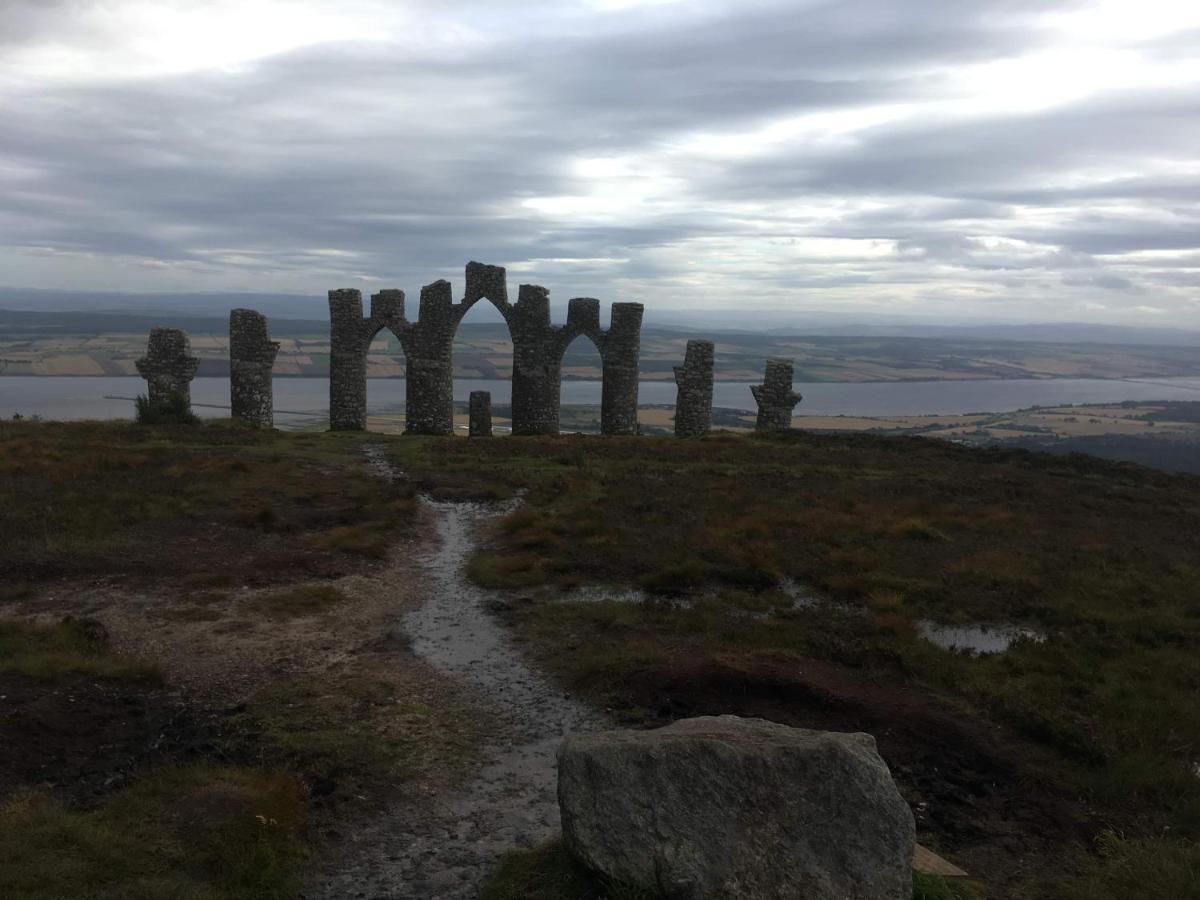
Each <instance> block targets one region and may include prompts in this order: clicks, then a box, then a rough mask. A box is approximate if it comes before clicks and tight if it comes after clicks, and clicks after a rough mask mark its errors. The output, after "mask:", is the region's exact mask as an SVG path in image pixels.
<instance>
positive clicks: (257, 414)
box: [229, 309, 279, 428]
mask: <svg viewBox="0 0 1200 900" xmlns="http://www.w3.org/2000/svg"><path fill="white" fill-rule="evenodd" d="M278 352H279V344H278V343H276V342H275V341H271V340H268V337H267V318H266V316H264V315H263V314H262V313H260V312H255V311H254V310H252V309H235V310H232V311H230V313H229V404H230V407H231V408H232V410H233V417H234V418H235V419H239V420H240V421H242V422H248V423H249V424H251V425H259V426H262V427H264V428H270V427H271V426H272V425H273V424H274V421H275V419H274V403H273V390H272V384H271V368H272V367H273V366H274V365H275V355H276V354H277V353H278Z"/></svg>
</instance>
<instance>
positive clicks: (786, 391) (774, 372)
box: [750, 359, 803, 431]
mask: <svg viewBox="0 0 1200 900" xmlns="http://www.w3.org/2000/svg"><path fill="white" fill-rule="evenodd" d="M750 391H751V393H753V394H754V400H755V402H756V403H758V421H757V422H756V424H755V430H756V431H782V430H785V429H788V428H791V427H792V410H793V409H795V408H796V404H797V403H799V402H800V401H801V399H803V398H801V396H800V395H799V394H797V393H794V392H793V391H792V361H791V360H790V359H768V360H767V371H766V374H765V375H764V376H763V383H762V384H754V385H751V386H750Z"/></svg>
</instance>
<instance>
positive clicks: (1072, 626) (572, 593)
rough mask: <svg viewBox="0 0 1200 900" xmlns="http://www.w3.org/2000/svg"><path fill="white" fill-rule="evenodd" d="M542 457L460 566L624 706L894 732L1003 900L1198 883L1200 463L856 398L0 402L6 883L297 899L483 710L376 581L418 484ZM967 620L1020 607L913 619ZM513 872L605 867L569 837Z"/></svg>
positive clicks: (918, 797)
mask: <svg viewBox="0 0 1200 900" xmlns="http://www.w3.org/2000/svg"><path fill="white" fill-rule="evenodd" d="M366 445H382V446H383V447H384V451H385V452H386V454H387V455H388V457H389V458H390V460H391V461H392V462H393V464H394V465H395V467H396V468H398V469H400V470H402V471H403V472H405V473H406V474H407V475H408V480H406V481H402V482H389V481H383V480H381V479H378V478H376V477H374V476H373V475H372V474H371V473H370V471H369V470H368V468H367V467H366V465H365V464H364V455H363V448H364V446H366ZM518 491H519V492H522V495H523V497H524V502H523V503H522V505H521V506H520V507H519V508H518V509H517V510H516V511H515V512H513V513H511V514H510V515H509V516H507V517H506V518H505V519H503V520H502V521H501V522H500V524H499V526H498V527H497V528H496V529H495V530H494V532H492V533H491V534H489V535H488V537H487V541H486V543H485V545H484V546H483V547H482V549H481V550H480V552H479V553H477V554H476V556H475V558H474V559H473V560H472V563H471V576H472V577H473V578H474V579H475V580H476V581H477V582H478V583H480V584H481V585H483V586H486V587H490V588H494V589H495V590H496V592H497V593H496V603H495V612H496V615H498V616H500V617H501V618H502V620H503V621H504V622H505V623H506V624H507V626H508V627H509V628H511V630H512V632H513V633H514V635H515V636H516V637H517V638H518V640H519V641H520V642H521V645H522V646H523V647H524V648H525V649H526V650H527V652H528V653H529V654H530V655H531V656H532V657H533V658H534V659H536V660H537V661H538V663H539V664H540V665H541V666H543V667H545V668H546V669H547V670H548V671H549V672H551V673H552V674H553V675H554V676H555V677H556V678H558V679H559V680H560V681H561V683H562V684H563V686H564V687H565V688H566V689H567V690H569V691H571V692H573V693H575V694H577V695H580V696H583V697H585V698H587V699H589V700H591V701H592V702H594V703H596V704H598V705H602V706H604V707H606V708H609V709H611V710H613V711H614V712H615V714H616V715H617V716H618V718H620V719H621V720H623V721H625V722H626V723H628V724H631V725H635V726H653V725H658V724H662V723H665V722H667V721H670V720H673V719H675V718H680V717H684V716H691V715H699V714H709V713H727V712H728V713H737V714H741V715H758V716H763V717H766V718H770V719H774V720H776V721H781V722H786V723H788V724H793V725H800V726H807V727H817V728H830V729H835V730H864V731H869V732H871V733H873V734H875V735H876V737H877V739H878V741H879V748H880V752H881V753H882V754H883V756H884V757H885V759H886V760H887V762H888V764H889V766H890V767H891V769H892V771H893V773H894V774H895V776H896V778H897V781H898V783H899V784H900V786H901V790H902V791H903V792H904V793H905V795H906V797H907V798H908V799H909V801H910V803H912V805H913V807H914V812H915V814H916V816H917V822H918V835H919V839H920V840H921V841H922V843H924V844H926V845H928V846H931V847H933V848H934V849H936V850H937V851H938V852H940V853H943V854H944V855H946V856H948V857H949V858H951V859H953V860H954V861H955V862H957V863H959V864H960V865H962V866H963V867H964V868H966V869H967V870H968V871H970V872H971V874H972V875H973V876H974V877H975V879H976V880H977V881H978V882H979V883H980V885H981V886H982V890H983V891H984V895H985V896H986V897H989V898H1006V897H1011V898H1044V897H1058V898H1062V900H1082V898H1114V900H1115V898H1126V897H1134V896H1147V897H1159V896H1161V897H1172V898H1176V897H1179V898H1187V897H1196V896H1200V894H1198V893H1197V891H1198V890H1200V889H1198V888H1197V884H1198V883H1200V881H1198V880H1197V878H1196V873H1197V871H1198V870H1200V851H1198V850H1197V845H1196V843H1195V840H1196V838H1197V836H1198V835H1200V775H1198V772H1197V769H1196V766H1197V763H1198V762H1200V704H1197V703H1196V696H1197V691H1198V690H1200V653H1197V648H1198V647H1200V562H1198V560H1200V554H1198V553H1197V551H1198V550H1200V546H1198V544H1200V478H1196V477H1194V476H1187V475H1171V474H1166V473H1162V472H1155V471H1151V470H1148V469H1142V468H1139V467H1135V466H1131V465H1123V464H1117V463H1108V462H1103V461H1100V460H1096V459H1092V458H1089V457H1077V456H1068V457H1052V456H1049V455H1043V454H1034V453H1028V452H1023V451H1009V450H1002V451H997V450H991V451H988V450H975V449H969V448H965V447H961V446H957V445H952V444H946V443H942V442H937V441H927V440H921V439H918V438H894V437H893V438H889V437H879V436H873V435H865V434H860V435H814V434H789V435H786V436H781V437H779V438H776V439H756V438H751V437H746V436H732V435H720V434H717V435H713V436H712V437H710V438H707V439H704V440H702V441H690V442H684V441H676V440H674V439H670V438H649V437H645V438H628V439H625V438H611V439H610V438H606V439H599V438H584V437H559V438H531V439H524V438H522V439H495V440H491V441H468V440H462V439H423V438H395V437H389V436H381V435H335V434H312V433H305V434H290V435H289V434H280V433H276V432H261V431H253V430H249V429H243V428H239V427H234V426H232V425H230V424H228V423H214V424H207V425H199V426H193V427H164V428H147V427H142V426H134V425H129V424H123V423H113V424H104V425H99V424H54V423H3V424H0V496H2V497H3V498H4V502H3V504H2V505H0V604H2V607H3V608H2V609H0V694H4V695H5V696H6V698H7V700H6V701H5V702H6V705H5V706H4V707H3V709H0V747H3V750H4V752H3V753H0V895H3V896H21V897H29V898H32V900H39V898H50V897H145V898H160V897H161V898H166V897H185V898H218V897H222V898H224V897H229V898H266V897H288V896H294V893H295V890H296V886H297V884H298V879H299V877H300V873H301V871H302V870H303V868H304V866H305V865H307V864H308V863H307V862H306V860H311V859H312V858H314V855H319V854H321V853H323V852H325V847H326V845H327V843H328V840H329V835H330V834H331V833H333V832H336V831H349V830H353V823H354V821H355V819H356V817H359V816H362V815H364V814H365V812H366V811H367V810H369V809H373V808H378V807H379V806H380V805H381V804H386V803H387V802H388V801H389V798H394V797H395V796H397V795H399V796H403V795H404V794H405V793H406V792H419V791H427V790H432V789H434V788H436V786H438V785H445V784H452V783H454V782H455V781H456V780H458V779H461V778H462V776H463V773H464V772H468V771H470V768H471V766H472V764H473V759H474V748H475V747H476V746H477V744H478V741H479V734H480V731H481V730H484V729H486V728H487V723H486V722H485V721H479V720H478V719H477V718H476V717H474V716H472V715H470V714H468V713H467V712H466V711H465V710H466V706H465V702H466V701H465V699H464V698H463V697H461V696H460V695H459V693H458V692H457V691H456V689H455V686H454V685H452V684H447V683H446V681H445V679H444V678H441V677H439V676H438V674H437V673H435V672H433V671H432V670H430V669H429V668H428V667H427V666H425V665H424V664H423V663H422V662H421V660H420V659H419V658H418V657H416V656H414V655H413V654H412V653H411V651H410V650H409V648H408V647H407V646H406V643H405V640H404V637H403V635H397V634H395V633H394V630H393V629H392V628H391V624H390V623H391V622H392V620H393V617H394V614H395V610H396V609H397V608H404V607H406V606H411V605H412V604H416V603H419V602H420V598H419V596H415V592H414V591H413V590H412V589H411V588H406V586H405V584H404V583H403V582H402V581H395V580H393V581H386V580H385V581H383V582H381V581H380V579H387V578H393V579H394V577H395V576H394V575H393V574H388V573H389V572H391V571H392V570H390V569H388V568H387V566H386V560H387V559H388V558H389V555H390V554H396V553H399V554H402V555H404V556H410V555H412V554H413V553H414V552H416V550H417V549H418V548H419V547H421V546H423V542H424V541H427V540H428V535H427V530H428V529H427V526H428V519H427V517H426V514H425V512H423V510H422V507H421V504H420V503H419V501H418V499H417V494H418V493H419V492H425V493H429V494H431V495H433V496H435V497H439V498H442V499H448V500H493V499H503V498H507V497H510V496H512V495H513V494H514V493H516V492H518ZM381 584H382V588H384V589H381V588H380V585H381ZM598 586H603V587H608V588H619V589H622V590H625V589H631V590H632V589H636V590H638V591H641V592H643V593H644V599H642V600H641V601H640V602H618V601H617V600H612V599H597V594H596V591H595V588H597V587H598ZM101 623H102V624H101ZM977 623H987V624H991V625H993V626H1014V627H1017V628H1020V629H1023V633H1024V634H1025V635H1026V637H1025V638H1024V639H1018V640H1017V641H1016V642H1014V643H1013V644H1012V646H1011V647H1010V648H1009V649H1008V650H1007V651H1006V652H1003V653H996V654H991V655H969V654H966V653H962V652H955V651H952V650H948V649H943V648H942V647H940V646H938V645H936V644H934V643H932V642H930V641H928V640H925V639H924V638H923V637H922V634H923V633H926V632H927V631H928V629H929V628H930V627H933V626H934V625H964V626H965V625H971V624H977ZM940 890H941V888H938V887H935V886H932V885H924V886H922V887H920V888H919V892H918V896H927V897H936V896H949V895H948V894H939V893H938V891H940ZM491 895H492V896H494V897H517V896H522V897H539V896H540V897H544V898H555V897H557V898H566V897H585V896H597V897H599V896H604V895H605V894H604V891H603V890H602V889H600V888H598V887H597V886H596V885H594V884H593V883H591V882H589V881H588V880H587V879H586V877H585V876H583V875H581V874H580V873H578V872H576V871H574V870H572V869H570V867H569V866H567V865H566V864H565V862H564V861H563V859H562V858H561V854H559V853H557V852H556V851H555V849H554V848H553V847H551V848H545V849H543V850H541V851H539V853H538V854H535V855H532V856H530V855H517V856H514V857H513V858H512V859H511V860H510V861H509V862H508V863H507V864H506V866H505V867H504V869H503V871H502V872H501V873H499V875H497V877H496V879H495V880H494V882H493V884H492V887H491ZM614 896H615V895H614Z"/></svg>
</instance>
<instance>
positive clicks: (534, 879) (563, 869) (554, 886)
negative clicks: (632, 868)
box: [481, 841, 656, 900]
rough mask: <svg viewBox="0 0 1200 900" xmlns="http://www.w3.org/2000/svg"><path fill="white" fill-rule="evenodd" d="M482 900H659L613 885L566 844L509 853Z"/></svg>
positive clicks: (550, 844) (551, 843)
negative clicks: (573, 854) (580, 861)
mask: <svg viewBox="0 0 1200 900" xmlns="http://www.w3.org/2000/svg"><path fill="white" fill-rule="evenodd" d="M481 900H656V898H655V897H654V895H652V894H648V893H646V892H645V891H640V890H637V889H636V888H630V887H622V886H620V885H613V884H610V883H608V882H607V881H606V880H604V879H602V878H600V877H599V876H597V875H595V874H594V873H592V872H589V871H588V870H587V869H585V868H584V867H583V866H581V865H579V864H578V863H577V862H575V860H573V859H572V858H571V856H570V854H569V853H567V851H566V849H565V848H564V847H563V844H562V841H551V842H550V843H548V844H543V845H542V846H541V847H536V848H534V849H533V850H518V851H514V852H512V853H507V854H505V855H504V857H503V858H502V859H501V860H500V864H499V865H498V866H497V867H496V870H495V871H494V872H493V873H492V874H491V876H490V877H489V878H488V880H487V882H486V884H485V885H484V887H483V893H482V895H481Z"/></svg>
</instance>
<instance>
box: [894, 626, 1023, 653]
mask: <svg viewBox="0 0 1200 900" xmlns="http://www.w3.org/2000/svg"><path fill="white" fill-rule="evenodd" d="M917 633H918V634H919V635H920V636H921V637H923V638H924V639H925V640H927V641H931V642H932V643H934V644H937V645H938V646H939V647H941V648H943V649H944V650H964V651H966V652H968V653H1003V652H1004V651H1005V650H1007V649H1008V648H1009V647H1011V646H1012V645H1013V644H1015V643H1016V642H1017V641H1033V642H1035V643H1040V642H1042V641H1044V640H1045V639H1046V636H1045V635H1044V634H1042V633H1041V632H1038V631H1034V630H1033V629H1031V628H1021V627H1019V626H1017V625H940V624H938V623H937V622H930V621H928V620H926V621H922V622H918V623H917Z"/></svg>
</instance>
